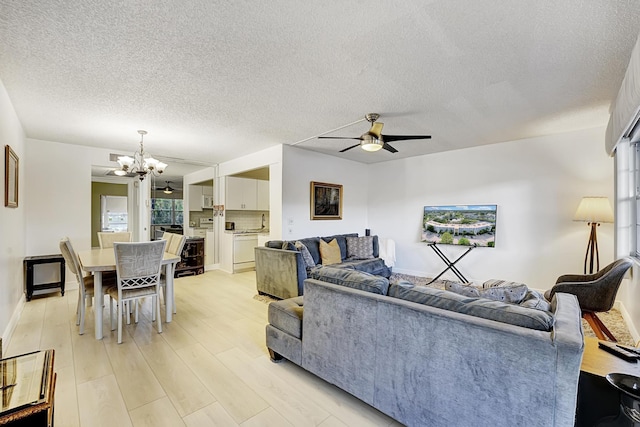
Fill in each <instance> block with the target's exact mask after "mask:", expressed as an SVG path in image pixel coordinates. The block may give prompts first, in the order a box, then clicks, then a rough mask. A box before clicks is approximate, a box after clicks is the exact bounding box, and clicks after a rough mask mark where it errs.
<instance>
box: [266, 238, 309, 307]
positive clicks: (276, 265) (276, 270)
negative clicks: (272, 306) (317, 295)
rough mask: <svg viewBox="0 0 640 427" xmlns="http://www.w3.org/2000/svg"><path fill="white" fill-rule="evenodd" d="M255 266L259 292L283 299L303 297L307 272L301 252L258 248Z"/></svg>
mask: <svg viewBox="0 0 640 427" xmlns="http://www.w3.org/2000/svg"><path fill="white" fill-rule="evenodd" d="M255 264H256V287H257V289H258V292H261V293H265V294H268V295H271V296H274V297H276V298H282V299H285V298H291V297H297V296H299V295H302V293H303V285H304V279H306V278H307V271H306V269H305V265H304V260H303V259H302V254H301V253H300V252H299V251H290V250H286V249H273V248H267V247H262V246H258V247H256V248H255Z"/></svg>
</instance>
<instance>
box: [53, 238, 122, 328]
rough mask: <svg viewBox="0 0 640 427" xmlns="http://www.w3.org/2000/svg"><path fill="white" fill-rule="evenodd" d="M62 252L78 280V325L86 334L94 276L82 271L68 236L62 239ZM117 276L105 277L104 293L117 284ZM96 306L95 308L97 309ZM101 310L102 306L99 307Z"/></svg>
mask: <svg viewBox="0 0 640 427" xmlns="http://www.w3.org/2000/svg"><path fill="white" fill-rule="evenodd" d="M60 252H61V253H62V256H63V257H64V261H65V263H66V264H67V267H68V268H69V269H70V270H71V272H72V273H73V274H74V275H75V276H76V280H77V281H78V308H77V309H76V325H79V326H80V331H79V332H80V335H82V334H84V317H85V312H86V304H87V300H90V299H91V298H92V297H93V296H94V287H93V276H91V275H87V276H85V275H84V274H83V272H82V264H80V259H79V258H78V255H77V254H76V252H75V250H74V249H73V246H72V245H71V241H70V240H69V238H68V237H63V238H62V239H61V240H60ZM115 283H116V282H115V276H113V277H112V278H111V279H109V278H103V285H102V293H103V295H104V294H106V293H107V289H108V288H109V287H110V286H113V285H115ZM95 309H96V308H94V310H95ZM99 309H100V310H101V309H102V307H100V308H99Z"/></svg>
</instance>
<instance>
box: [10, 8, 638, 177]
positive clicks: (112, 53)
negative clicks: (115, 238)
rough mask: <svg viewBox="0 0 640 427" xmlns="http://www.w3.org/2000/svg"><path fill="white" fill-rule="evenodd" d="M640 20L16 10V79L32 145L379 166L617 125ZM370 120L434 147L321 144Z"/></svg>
mask: <svg viewBox="0 0 640 427" xmlns="http://www.w3.org/2000/svg"><path fill="white" fill-rule="evenodd" d="M638 22H640V5H639V4H638V2H637V0H616V1H611V0H582V1H580V0H562V1H557V0H538V1H535V2H533V1H528V2H525V1H522V0H441V1H424V0H418V1H414V0H407V1H404V2H389V1H368V2H362V1H345V2H299V1H287V0H274V1H271V2H257V1H242V0H238V1H232V2H227V1H218V0H197V1H194V0H189V1H187V0H147V1H124V2H105V1H102V0H86V1H53V0H51V1H41V0H37V1H36V0H0V79H1V80H2V82H3V83H4V85H5V87H6V89H7V91H8V93H9V96H10V98H11V100H12V103H13V105H14V107H15V109H16V111H17V114H18V117H19V118H20V120H21V122H22V125H23V127H24V129H25V132H26V134H27V136H28V137H30V138H37V139H44V140H51V141H59V142H65V143H70V144H80V145H88V146H95V147H105V148H109V149H112V150H114V152H125V153H129V152H132V151H134V150H135V149H136V148H137V144H138V141H139V138H138V134H137V133H136V130H137V129H146V130H147V131H148V132H149V134H148V135H147V137H146V138H145V148H147V150H148V151H149V152H151V153H152V154H154V155H157V156H161V155H162V156H168V157H174V158H178V159H186V160H188V161H194V162H197V163H198V164H203V163H205V164H215V163H220V162H223V161H226V160H229V159H232V158H235V157H238V156H242V155H245V154H248V153H252V152H254V151H257V150H260V149H264V148H267V147H270V146H273V145H276V144H295V143H298V144H297V146H298V147H301V148H306V149H312V150H316V151H321V152H326V153H328V154H333V155H340V156H342V157H345V158H349V159H353V160H357V161H361V162H366V163H373V162H379V161H386V160H390V159H397V158H402V157H407V156H414V155H419V154H426V153H433V152H438V151H444V150H452V149H458V148H464V147H470V146H474V145H481V144H491V143H495V142H501V141H508V140H516V139H521V138H527V137H532V136H538V135H544V134H550V133H555V132H562V131H569V130H575V129H581V128H587V127H594V126H600V125H604V124H606V122H607V120H608V108H609V106H610V104H611V102H612V100H613V99H614V97H615V95H616V93H617V90H618V88H619V85H620V82H621V80H622V77H623V75H624V71H625V69H626V66H627V64H628V61H629V56H630V52H631V49H632V47H633V44H634V42H635V40H636V37H637V35H638V30H639V27H638ZM368 112H377V113H380V114H381V117H380V120H379V121H381V122H383V123H384V124H385V126H384V131H383V133H387V134H431V135H433V139H431V140H422V141H399V142H395V143H393V144H392V145H393V146H395V147H396V148H397V149H398V150H399V152H398V153H396V154H391V153H388V152H386V151H384V150H382V151H379V152H376V153H367V152H364V151H363V150H361V149H359V148H354V149H353V150H350V151H348V152H347V153H344V154H339V153H338V151H339V150H340V149H342V148H345V147H347V146H349V145H352V144H353V143H355V141H350V140H326V139H324V140H323V139H317V138H313V137H315V136H318V135H321V134H324V133H326V132H329V131H331V130H332V129H337V128H340V127H342V126H345V125H347V124H351V125H350V126H347V127H345V128H343V129H340V130H336V131H333V132H331V133H329V134H328V135H329V136H353V137H356V136H359V135H361V134H362V133H364V132H365V131H367V130H368V128H369V124H368V123H367V122H366V121H364V119H363V116H364V114H365V113H368ZM358 120H360V122H358V123H354V122H356V121H358ZM309 138H311V139H309ZM300 141H303V142H300ZM105 164H106V165H109V162H108V161H105ZM167 172H168V173H169V169H168V170H167Z"/></svg>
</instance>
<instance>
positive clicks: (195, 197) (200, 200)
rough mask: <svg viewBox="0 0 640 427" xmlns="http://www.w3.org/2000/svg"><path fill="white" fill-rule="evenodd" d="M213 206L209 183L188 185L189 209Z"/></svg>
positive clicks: (211, 189)
mask: <svg viewBox="0 0 640 427" xmlns="http://www.w3.org/2000/svg"><path fill="white" fill-rule="evenodd" d="M203 208H204V209H212V208H213V187H212V186H210V185H190V186H189V211H202V209H203Z"/></svg>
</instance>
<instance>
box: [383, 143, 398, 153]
mask: <svg viewBox="0 0 640 427" xmlns="http://www.w3.org/2000/svg"><path fill="white" fill-rule="evenodd" d="M382 148H384V149H385V150H387V151H388V152H390V153H397V152H398V150H396V149H395V148H393V147H392V146H390V145H389V144H387V143H386V142H385V143H384V145H383V146H382Z"/></svg>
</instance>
